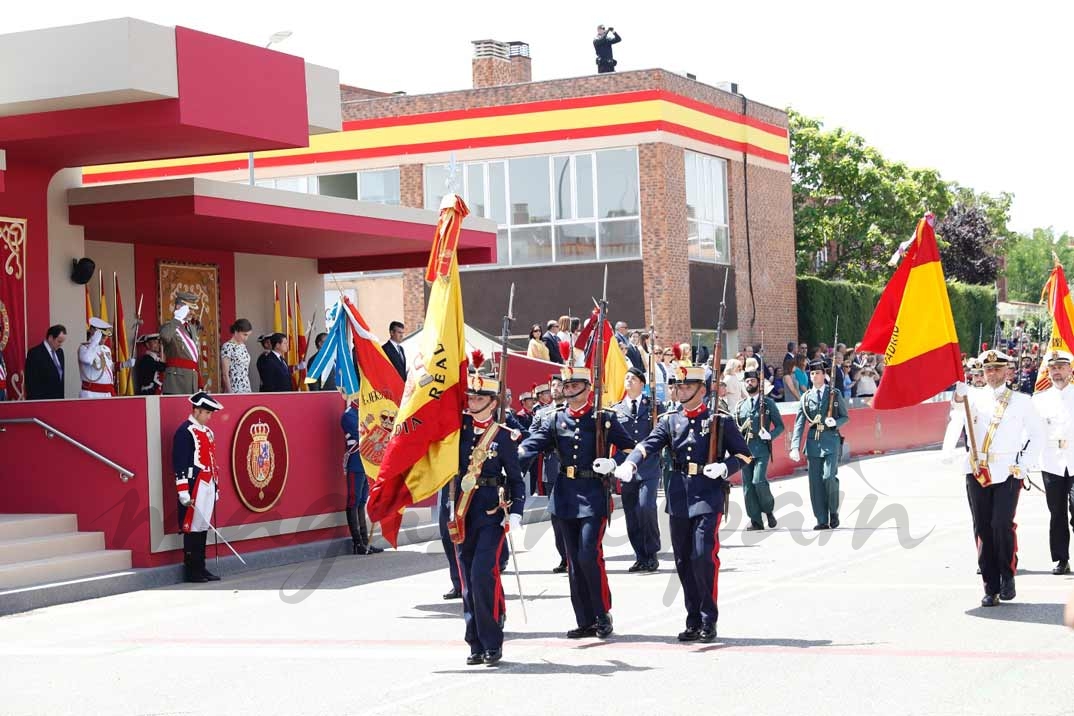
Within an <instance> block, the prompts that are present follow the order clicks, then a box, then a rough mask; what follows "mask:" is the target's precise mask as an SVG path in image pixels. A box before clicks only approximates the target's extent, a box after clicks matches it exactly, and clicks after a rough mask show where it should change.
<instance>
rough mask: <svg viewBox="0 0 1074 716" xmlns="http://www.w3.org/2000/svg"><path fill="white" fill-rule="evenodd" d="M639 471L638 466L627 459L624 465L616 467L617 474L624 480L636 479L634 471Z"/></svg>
mask: <svg viewBox="0 0 1074 716" xmlns="http://www.w3.org/2000/svg"><path fill="white" fill-rule="evenodd" d="M637 471H638V468H637V467H636V466H635V465H634V463H632V462H631V461H630V460H626V461H624V462H623V464H622V465H619V466H618V467H616V468H615V476H616V477H617V478H619V479H620V480H622V481H623V482H630V481H631V480H633V479H634V473H635V472H637Z"/></svg>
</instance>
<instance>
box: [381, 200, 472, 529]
mask: <svg viewBox="0 0 1074 716" xmlns="http://www.w3.org/2000/svg"><path fill="white" fill-rule="evenodd" d="M468 213H470V212H469V209H467V208H466V204H465V203H464V202H463V200H462V199H461V198H459V197H458V196H456V195H454V194H449V195H448V196H446V197H444V201H443V202H442V203H441V205H440V221H439V222H438V223H437V226H436V236H435V239H434V241H433V247H432V251H431V252H430V254H429V265H428V267H427V268H426V275H425V277H426V280H427V281H430V282H431V283H432V290H431V291H430V293H429V306H428V309H427V310H426V312H425V326H424V329H423V330H422V335H421V340H420V345H419V348H418V351H417V353H416V355H415V356H414V361H413V367H412V368H411V370H410V373H409V375H408V376H407V380H406V387H405V388H404V389H403V399H402V402H401V403H400V408H399V413H398V415H397V416H396V418H395V425H394V428H393V431H392V438H391V440H390V441H389V442H388V447H387V448H386V449H385V451H384V459H383V460H382V461H381V464H380V477H379V479H378V480H377V481H376V482H375V483H373V487H372V488H371V489H370V492H369V504H368V510H369V519H370V520H372V521H374V522H380V529H381V533H382V534H383V535H384V538H385V539H386V540H388V542H390V543H391V544H392V545H393V546H395V545H396V544H398V540H399V525H400V523H401V522H402V517H403V515H402V513H403V510H404V509H405V508H406V507H407V506H409V505H412V504H414V503H416V502H421V501H422V500H424V499H426V498H427V497H431V496H432V495H435V494H436V492H437V491H438V490H439V489H440V488H441V487H443V486H444V485H445V484H447V481H448V480H450V479H451V478H452V477H453V476H454V475H455V473H456V472H458V469H459V435H460V432H461V430H462V411H463V408H464V407H465V405H466V367H467V357H466V349H465V341H466V338H465V335H464V329H463V317H462V292H461V291H460V289H459V266H458V260H457V251H456V249H457V247H458V241H459V231H460V230H461V229H462V220H463V218H464V217H465V216H466V215H467V214H468ZM363 388H364V386H363Z"/></svg>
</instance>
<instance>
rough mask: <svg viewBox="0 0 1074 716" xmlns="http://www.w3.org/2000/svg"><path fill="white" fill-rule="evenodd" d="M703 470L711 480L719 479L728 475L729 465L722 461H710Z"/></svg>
mask: <svg viewBox="0 0 1074 716" xmlns="http://www.w3.org/2000/svg"><path fill="white" fill-rule="evenodd" d="M701 472H703V473H704V475H705V477H707V478H709V479H711V480H719V479H720V478H721V477H727V465H725V464H723V463H722V462H710V463H709V464H708V465H705V469H704V470H702V471H701Z"/></svg>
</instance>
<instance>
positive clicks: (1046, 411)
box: [1033, 351, 1074, 574]
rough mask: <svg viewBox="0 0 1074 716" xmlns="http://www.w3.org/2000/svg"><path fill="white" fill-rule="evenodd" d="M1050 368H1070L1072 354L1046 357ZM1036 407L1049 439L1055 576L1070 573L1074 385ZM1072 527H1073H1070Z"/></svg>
mask: <svg viewBox="0 0 1074 716" xmlns="http://www.w3.org/2000/svg"><path fill="white" fill-rule="evenodd" d="M1044 360H1045V363H1046V364H1048V365H1069V364H1070V363H1071V361H1072V356H1071V354H1070V353H1067V352H1065V351H1053V352H1051V353H1049V354H1048V355H1047V356H1045V359H1044ZM1033 406H1034V407H1035V408H1036V409H1037V413H1038V414H1039V415H1040V418H1041V420H1042V421H1043V423H1044V431H1045V433H1046V437H1045V440H1044V446H1043V449H1042V450H1041V457H1040V469H1041V473H1042V477H1043V478H1044V492H1045V495H1046V500H1047V502H1048V512H1049V514H1050V516H1051V519H1050V521H1049V525H1048V546H1049V549H1050V550H1051V556H1052V561H1053V562H1055V563H1056V566H1055V568H1054V569H1053V570H1052V573H1053V574H1068V573H1069V572H1070V528H1071V527H1074V520H1072V517H1071V514H1072V513H1074V385H1072V384H1070V383H1068V384H1067V385H1065V386H1064V387H1063V388H1062V389H1059V388H1058V387H1057V386H1056V385H1054V384H1053V385H1052V386H1051V387H1049V388H1048V389H1047V390H1042V391H1041V392H1039V393H1037V394H1036V395H1034V396H1033ZM1068 524H1069V526H1068Z"/></svg>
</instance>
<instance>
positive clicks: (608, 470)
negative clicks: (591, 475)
mask: <svg viewBox="0 0 1074 716" xmlns="http://www.w3.org/2000/svg"><path fill="white" fill-rule="evenodd" d="M614 470H615V460H612V459H611V458H610V457H598V458H597V459H596V460H594V461H593V472H595V473H597V474H598V475H610V474H612V471H614Z"/></svg>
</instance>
